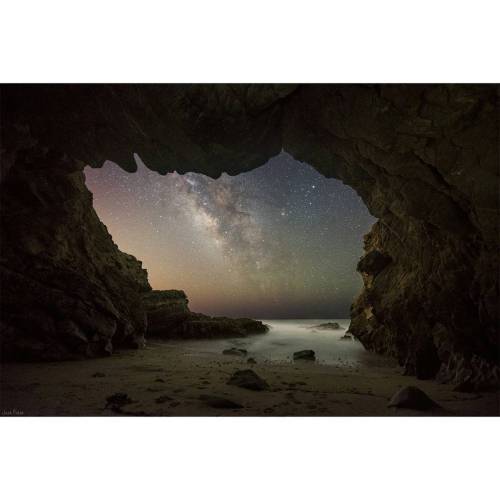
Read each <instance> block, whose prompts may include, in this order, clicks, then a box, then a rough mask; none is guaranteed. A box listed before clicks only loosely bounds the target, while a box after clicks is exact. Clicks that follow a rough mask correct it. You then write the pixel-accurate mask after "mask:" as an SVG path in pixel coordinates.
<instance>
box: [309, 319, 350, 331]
mask: <svg viewBox="0 0 500 500" xmlns="http://www.w3.org/2000/svg"><path fill="white" fill-rule="evenodd" d="M308 328H309V329H310V330H341V329H342V327H341V326H340V325H339V324H338V323H336V322H335V321H330V322H328V323H321V324H320V325H313V326H309V327H308Z"/></svg>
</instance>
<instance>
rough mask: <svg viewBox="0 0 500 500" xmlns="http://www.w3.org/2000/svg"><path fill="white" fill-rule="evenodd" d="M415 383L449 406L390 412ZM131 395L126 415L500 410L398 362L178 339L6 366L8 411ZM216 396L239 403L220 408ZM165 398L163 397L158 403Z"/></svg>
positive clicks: (70, 410)
mask: <svg viewBox="0 0 500 500" xmlns="http://www.w3.org/2000/svg"><path fill="white" fill-rule="evenodd" d="M248 368H251V369H253V370H254V371H255V372H256V373H257V374H258V375H260V376H261V377H263V378H264V379H265V380H266V381H267V382H268V383H269V386H270V389H269V390H267V391H260V392H256V391H250V390H247V389H243V388H239V387H235V386H232V385H227V383H226V382H227V381H228V379H229V377H230V376H231V375H232V374H233V373H234V371H236V370H243V369H248ZM405 385H416V386H418V387H420V388H421V389H422V390H424V391H425V392H426V393H427V394H428V395H429V396H430V397H431V398H433V399H434V400H435V401H437V402H438V403H439V404H440V405H441V406H442V407H443V409H441V410H437V411H433V412H419V411H413V410H396V409H391V408H387V402H388V400H389V398H390V397H391V396H392V395H393V394H394V392H395V391H396V390H397V389H398V388H400V387H403V386H405ZM116 392H125V393H127V394H128V396H129V397H130V398H131V399H132V401H133V402H132V403H131V404H127V405H125V406H123V407H122V414H125V415H148V416H149V415H151V416H216V415H227V416H238V415H244V416H350V415H353V416H355V415H359V416H378V415H380V416H383V415H386V416H390V415H392V416H394V415H446V416H453V415H457V416H460V415H498V414H499V413H500V411H499V394H498V393H480V394H465V393H457V392H453V390H452V386H450V385H444V384H437V383H436V382H433V381H421V380H417V379H415V378H414V377H408V376H403V375H401V369H400V368H399V367H393V366H387V367H382V368H380V367H377V368H354V367H349V366H347V367H341V368H340V367H335V366H327V365H321V364H315V363H311V362H301V363H295V364H293V363H271V362H263V363H259V364H256V365H248V364H247V363H246V360H245V359H244V358H233V357H232V356H224V355H222V354H220V355H214V354H207V353H200V352H196V351H194V350H192V349H189V348H187V347H185V346H183V345H182V343H160V342H154V343H150V344H149V345H148V347H146V348H145V349H142V350H139V351H124V352H120V353H117V354H115V355H113V356H112V357H110V358H100V359H92V360H84V361H71V362H59V363H29V364H28V363H26V364H21V363H7V364H4V365H2V372H1V393H0V396H1V398H0V412H1V414H3V415H28V416H29V415H32V416H35V415H45V416H63V415H73V416H113V415H117V413H116V412H114V411H113V410H111V409H110V408H106V398H107V397H108V396H110V395H112V394H114V393H116ZM206 396H210V397H212V396H215V397H221V398H225V399H229V400H231V401H234V402H236V403H238V404H240V405H242V406H243V408H241V409H220V408H219V409H217V408H212V407H210V406H208V405H207V403H206V401H205V400H204V399H203V398H204V397H206ZM158 401H159V402H158Z"/></svg>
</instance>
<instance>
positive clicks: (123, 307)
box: [0, 140, 150, 361]
mask: <svg viewBox="0 0 500 500" xmlns="http://www.w3.org/2000/svg"><path fill="white" fill-rule="evenodd" d="M18 146H19V148H18V149H17V151H12V150H10V151H9V154H10V157H9V158H6V157H5V156H3V157H2V160H3V167H4V168H8V169H9V175H8V176H7V177H6V178H5V179H4V181H3V182H2V184H1V211H0V217H1V261H0V284H1V292H2V293H1V314H0V325H1V354H2V359H4V360H21V361H27V360H63V359H75V358H82V357H88V356H101V355H109V354H111V353H112V352H113V350H114V349H116V348H120V347H139V346H141V345H142V344H143V343H144V333H145V326H146V324H145V315H144V310H143V308H142V307H141V306H140V299H141V296H142V293H143V292H144V291H146V290H148V289H149V288H150V287H149V284H148V281H147V273H146V271H145V270H144V269H142V267H141V263H140V262H139V261H138V260H137V259H136V258H135V257H133V256H131V255H127V254H125V253H123V252H121V251H120V250H119V249H118V248H117V246H116V245H115V244H114V243H113V240H112V239H111V236H110V235H109V233H108V231H107V230H106V227H105V226H104V225H103V224H102V222H101V221H100V220H99V218H98V217H97V214H96V213H95V211H94V209H93V207H92V195H91V194H90V192H89V191H88V190H87V189H86V187H85V183H84V178H83V173H82V168H83V164H81V163H79V162H76V161H74V160H71V159H70V158H68V157H67V156H66V155H64V154H60V153H56V152H54V151H52V150H48V149H46V148H41V147H38V146H36V145H34V144H32V143H30V142H29V141H23V140H19V142H18ZM8 160H10V163H9V162H8Z"/></svg>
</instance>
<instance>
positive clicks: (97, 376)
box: [92, 372, 106, 378]
mask: <svg viewBox="0 0 500 500" xmlns="http://www.w3.org/2000/svg"><path fill="white" fill-rule="evenodd" d="M105 376H106V374H105V373H102V372H95V373H93V374H92V377H94V378H101V377H105Z"/></svg>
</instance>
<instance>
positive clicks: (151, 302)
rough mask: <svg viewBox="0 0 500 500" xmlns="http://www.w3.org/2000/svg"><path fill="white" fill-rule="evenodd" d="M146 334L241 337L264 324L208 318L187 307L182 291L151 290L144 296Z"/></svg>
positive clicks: (259, 330)
mask: <svg viewBox="0 0 500 500" xmlns="http://www.w3.org/2000/svg"><path fill="white" fill-rule="evenodd" d="M143 304H144V306H145V309H146V316H147V325H148V326H147V335H148V337H155V338H162V339H167V338H183V339H188V338H216V337H245V336H247V335H250V334H253V333H266V332H267V331H268V329H269V327H268V326H266V325H265V324H263V323H262V322H261V321H257V320H253V319H248V318H237V319H233V318H226V317H212V316H207V315H205V314H200V313H194V312H191V311H190V310H189V307H188V299H187V297H186V294H185V293H184V292H183V291H182V290H161V291H160V290H154V291H151V292H148V293H146V294H145V295H144V298H143Z"/></svg>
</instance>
